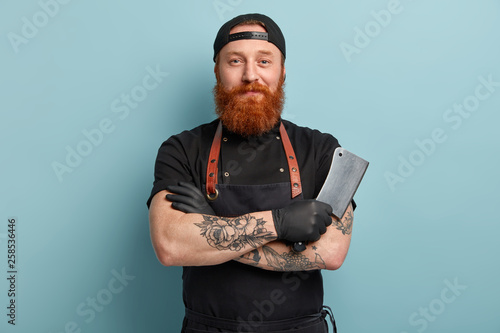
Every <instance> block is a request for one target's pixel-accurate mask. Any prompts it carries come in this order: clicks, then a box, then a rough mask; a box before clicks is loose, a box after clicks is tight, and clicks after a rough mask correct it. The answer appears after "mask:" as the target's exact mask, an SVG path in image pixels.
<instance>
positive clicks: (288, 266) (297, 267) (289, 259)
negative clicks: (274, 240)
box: [262, 245, 326, 271]
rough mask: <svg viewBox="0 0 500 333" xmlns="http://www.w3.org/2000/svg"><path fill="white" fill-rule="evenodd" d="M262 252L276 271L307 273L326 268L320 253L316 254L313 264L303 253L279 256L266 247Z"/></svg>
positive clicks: (285, 253) (289, 253) (288, 253)
mask: <svg viewBox="0 0 500 333" xmlns="http://www.w3.org/2000/svg"><path fill="white" fill-rule="evenodd" d="M262 252H264V256H265V257H266V259H267V265H268V266H269V267H271V268H273V269H274V270H276V271H305V270H311V269H324V268H326V264H325V261H324V260H323V258H321V256H320V255H319V254H318V253H315V255H316V256H315V260H314V262H312V261H310V260H309V258H307V257H306V256H305V255H303V254H302V253H298V252H293V251H290V252H283V253H282V254H279V253H278V252H276V250H274V249H273V248H271V247H270V246H265V245H264V246H263V247H262Z"/></svg>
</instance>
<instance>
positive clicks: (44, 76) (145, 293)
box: [0, 0, 500, 333]
mask: <svg viewBox="0 0 500 333" xmlns="http://www.w3.org/2000/svg"><path fill="white" fill-rule="evenodd" d="M58 1H59V2H56V0H41V1H36V0H29V1H17V2H15V1H8V2H7V1H3V3H2V5H1V7H2V9H1V10H0V27H1V39H0V59H1V61H0V105H1V118H0V119H1V121H0V142H1V160H0V167H1V170H2V172H1V173H0V177H1V187H0V189H1V192H0V193H1V197H0V210H1V213H0V217H1V224H0V242H1V244H0V247H1V251H0V253H1V255H0V258H1V259H0V261H1V267H2V272H1V273H2V274H1V276H7V275H8V274H7V269H8V268H7V251H6V249H7V235H8V230H7V224H8V219H9V218H16V221H17V222H16V223H17V229H16V232H17V244H16V245H17V252H16V255H17V262H16V267H15V269H16V270H17V275H16V278H17V279H16V282H17V284H16V291H17V295H16V296H17V297H16V326H15V327H13V326H12V325H9V324H7V319H8V317H7V316H6V314H7V311H8V310H7V309H6V307H7V306H8V302H9V298H8V296H7V291H8V289H9V285H8V281H7V280H6V278H5V277H3V278H2V279H1V281H2V282H0V295H1V297H0V301H1V306H0V308H1V309H3V310H1V313H0V318H2V319H1V324H0V327H1V331H2V332H23V333H24V332H30V333H31V332H44V333H56V332H57V333H59V332H73V331H74V332H78V331H79V330H80V331H81V332H99V333H100V332H123V333H124V332H150V333H153V332H178V331H179V328H180V325H181V317H182V313H183V306H182V301H181V269H180V268H165V267H162V266H161V265H160V264H159V263H158V261H157V260H156V257H155V255H154V252H153V250H152V247H151V244H150V239H149V230H148V219H147V214H148V212H147V208H146V204H145V201H146V199H147V197H148V195H149V192H150V190H151V185H152V181H153V165H154V160H155V157H156V152H157V149H158V147H159V145H160V144H161V142H162V141H163V140H165V139H166V138H168V137H169V136H170V135H172V134H175V133H178V132H180V131H181V130H184V129H188V128H192V127H194V126H196V125H198V124H200V123H203V122H207V121H210V120H211V119H214V114H213V103H212V96H211V89H212V86H213V83H214V77H213V67H212V66H213V62H212V60H211V59H212V43H213V39H214V37H215V34H216V32H217V30H218V28H219V27H220V25H221V24H222V23H223V22H225V21H226V20H228V19H230V18H232V17H233V16H236V15H238V14H241V13H247V12H261V13H265V14H267V15H269V16H271V17H273V18H274V19H275V20H276V22H277V23H278V24H279V25H280V27H281V28H282V30H283V32H284V34H285V36H286V38H287V49H288V50H287V51H288V52H287V54H288V57H287V62H286V66H287V84H286V93H287V104H286V112H285V115H284V117H285V118H287V119H289V120H292V121H294V122H296V123H298V124H301V125H305V126H309V127H313V128H317V129H320V130H322V131H326V132H330V133H332V134H333V135H335V136H336V137H337V138H338V139H339V141H340V142H341V144H342V145H343V146H344V147H346V148H347V149H349V150H351V151H353V152H355V153H356V154H358V155H360V156H362V157H364V158H366V159H367V160H369V161H370V162H371V164H370V167H369V169H368V172H367V174H366V176H365V180H364V181H363V183H362V185H361V187H360V189H359V191H358V193H357V195H356V200H357V202H358V205H359V206H358V209H357V210H356V213H355V227H354V232H353V238H352V244H351V249H350V252H349V255H348V257H347V260H346V262H345V264H344V266H343V267H342V268H341V269H340V270H338V271H334V272H326V273H325V274H324V280H325V289H326V292H325V293H326V294H325V297H326V303H327V304H329V305H330V306H332V307H333V308H334V312H335V315H336V317H337V320H338V326H339V329H340V332H342V333H360V332H377V333H389V332H393V333H403V332H406V333H413V332H429V333H431V332H436V333H447V332H454V333H459V332H472V331H474V332H476V331H477V332H481V333H498V332H500V320H499V314H498V313H499V312H500V300H499V298H500V288H499V286H498V281H499V280H500V279H499V276H500V265H499V260H498V256H499V254H500V245H498V244H499V242H498V237H499V233H500V225H499V222H500V221H499V218H498V212H497V211H496V209H497V208H498V204H499V199H498V198H499V196H498V187H499V186H500V177H499V176H498V170H497V168H498V165H499V162H500V159H499V157H498V152H499V143H500V139H499V137H498V134H497V133H498V131H497V130H498V123H499V121H500V116H499V114H500V112H499V111H500V62H499V59H500V43H499V41H500V39H499V31H500V3H499V2H498V1H494V0H480V1H452V0H443V1H430V0H419V1H416V0H413V1H411V0H400V1H397V0H378V1H367V0H363V1H350V2H348V1H338V0H336V1H326V0H324V1H285V0H281V1H250V0H190V1H180V0H178V1H159V0H147V1H129V0H122V1H109V0H103V1H90V2H89V1H77V0H73V1H68V0H65V1H63V0H58ZM54 4H58V5H57V6H56V5H54ZM43 7H44V8H45V9H43ZM47 13H48V14H47ZM32 24H35V25H33V26H30V25H32ZM360 31H361V32H360ZM151 72H156V73H157V74H156V79H153V78H152V76H151V74H150V73H151ZM148 75H149V76H148ZM487 81H490V83H487ZM485 82H486V83H485ZM130 94H133V95H134V96H135V99H136V101H135V102H134V101H132V102H129V103H130V106H127V104H126V102H125V101H124V100H122V98H126V95H130ZM132 103H134V104H132ZM454 105H455V106H454ZM460 105H465V106H462V111H461V112H462V115H461V114H460V113H459V111H458V108H460ZM96 129H99V132H97V130H96ZM84 133H87V135H88V136H91V137H92V140H93V141H94V143H92V142H91V141H90V139H88V138H86V136H85V134H84ZM99 133H101V135H102V137H101V135H99ZM68 149H69V150H68ZM72 150H76V151H78V150H79V151H80V152H81V153H82V154H86V155H87V156H84V157H82V158H78V157H76V156H73V155H72V154H71V153H69V151H72ZM66 159H68V160H66ZM54 165H56V166H57V167H56V169H57V170H58V171H56V169H54ZM117 275H121V276H122V278H121V279H122V280H119V279H117V278H116V276H117ZM127 279H128V280H127ZM120 281H121V282H120ZM453 285H455V287H450V286H453ZM457 286H458V287H457ZM92 298H98V299H99V300H100V301H101V302H102V303H106V304H105V305H104V306H102V307H101V305H99V304H97V306H96V310H94V309H93V308H92V307H91V305H89V304H88V303H87V302H89V301H90V302H91V301H92ZM97 309H98V310H97Z"/></svg>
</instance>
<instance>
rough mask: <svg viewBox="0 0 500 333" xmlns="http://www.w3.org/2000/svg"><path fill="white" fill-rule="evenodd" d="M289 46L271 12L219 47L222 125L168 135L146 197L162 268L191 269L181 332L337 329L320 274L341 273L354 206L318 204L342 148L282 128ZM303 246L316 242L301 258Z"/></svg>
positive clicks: (226, 30) (243, 18) (232, 32)
mask: <svg viewBox="0 0 500 333" xmlns="http://www.w3.org/2000/svg"><path fill="white" fill-rule="evenodd" d="M285 57H286V48H285V39H284V37H283V34H282V32H281V30H280V28H279V27H278V25H277V24H276V23H275V22H274V21H273V20H272V19H270V18H269V17H267V16H265V15H261V14H246V15H240V16H238V17H235V18H233V19H232V20H230V21H229V22H227V23H225V24H224V25H223V26H222V27H221V28H220V30H219V32H218V34H217V37H216V39H215V43H214V61H215V67H214V72H215V76H216V79H217V84H216V86H215V88H214V97H215V104H216V113H217V115H218V119H216V120H215V121H213V122H211V123H208V124H204V125H201V126H199V127H196V128H194V129H192V130H189V131H184V132H182V133H180V134H178V135H174V136H172V137H170V138H169V139H168V140H167V141H165V142H164V143H163V144H162V145H161V147H160V149H159V151H158V156H157V159H156V165H155V181H154V184H153V189H152V192H151V196H150V198H149V200H148V203H147V204H148V207H149V209H150V215H149V219H150V231H151V239H152V243H153V247H154V249H155V252H156V255H157V257H158V259H159V261H160V262H161V263H162V264H163V265H165V266H183V276H182V278H183V300H184V304H185V307H186V312H185V317H184V322H183V328H182V332H287V331H290V332H292V331H293V332H298V333H301V332H307V333H315V332H328V324H327V321H326V316H327V315H330V320H331V322H332V325H331V328H332V331H333V332H336V327H335V322H334V320H333V315H332V314H331V311H329V310H327V309H329V308H328V307H326V306H324V305H323V281H322V276H321V270H323V269H328V270H335V269H338V268H339V267H340V266H341V265H342V263H343V261H344V259H345V257H346V255H347V251H348V248H349V244H350V239H351V230H352V221H353V207H352V205H350V206H349V208H348V209H347V211H346V213H345V215H344V216H343V217H342V218H341V219H337V218H336V217H334V216H333V215H332V208H331V207H330V206H329V205H328V204H325V203H322V202H319V201H316V200H314V199H313V198H316V196H317V195H318V192H319V190H320V189H321V186H322V184H323V182H324V180H325V178H326V176H327V174H328V171H329V168H330V164H331V161H332V157H333V152H334V150H335V148H337V147H339V143H338V141H337V140H336V139H335V138H334V137H333V136H332V135H330V134H324V133H321V132H319V131H317V130H312V129H309V128H305V127H300V126H297V125H295V124H293V123H291V122H289V121H286V120H284V119H281V113H282V110H283V105H284V92H283V84H284V80H285ZM294 242H307V244H308V245H307V248H306V249H305V250H304V251H302V252H296V251H294V250H293V248H292V247H291V244H293V243H294Z"/></svg>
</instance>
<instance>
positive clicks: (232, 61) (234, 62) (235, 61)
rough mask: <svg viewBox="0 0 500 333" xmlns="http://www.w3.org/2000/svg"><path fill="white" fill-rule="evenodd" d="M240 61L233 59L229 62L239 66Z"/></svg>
mask: <svg viewBox="0 0 500 333" xmlns="http://www.w3.org/2000/svg"><path fill="white" fill-rule="evenodd" d="M240 62H241V61H240V60H239V59H233V60H231V61H230V63H232V64H239V63H240Z"/></svg>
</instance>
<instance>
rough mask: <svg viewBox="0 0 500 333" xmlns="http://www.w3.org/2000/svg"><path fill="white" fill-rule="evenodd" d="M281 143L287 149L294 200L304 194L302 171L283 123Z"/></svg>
mask: <svg viewBox="0 0 500 333" xmlns="http://www.w3.org/2000/svg"><path fill="white" fill-rule="evenodd" d="M280 134H281V141H283V147H284V148H285V153H286V160H287V162H288V171H289V172H290V183H291V186H292V199H293V198H295V197H296V196H298V195H300V194H301V193H302V183H301V182H300V171H299V163H298V161H297V157H296V156H295V152H294V150H293V147H292V144H291V143H290V138H289V137H288V134H287V133H286V130H285V126H284V125H283V123H281V125H280Z"/></svg>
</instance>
